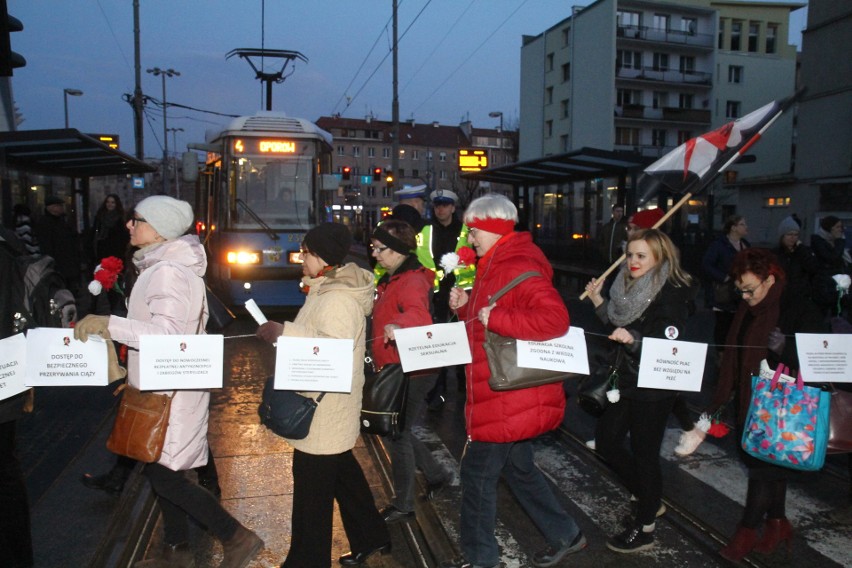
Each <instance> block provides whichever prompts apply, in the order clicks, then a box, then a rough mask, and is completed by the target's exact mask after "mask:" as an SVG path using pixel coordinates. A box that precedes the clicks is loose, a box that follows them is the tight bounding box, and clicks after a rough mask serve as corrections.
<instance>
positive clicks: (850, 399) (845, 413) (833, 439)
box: [826, 385, 852, 454]
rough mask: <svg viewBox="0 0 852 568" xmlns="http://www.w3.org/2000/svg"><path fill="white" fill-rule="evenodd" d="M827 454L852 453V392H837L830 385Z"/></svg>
mask: <svg viewBox="0 0 852 568" xmlns="http://www.w3.org/2000/svg"><path fill="white" fill-rule="evenodd" d="M828 423H829V432H828V447H827V450H826V451H827V452H828V453H829V454H846V453H850V452H852V392H847V391H842V390H837V389H836V388H834V385H832V391H831V404H830V405H829V413H828Z"/></svg>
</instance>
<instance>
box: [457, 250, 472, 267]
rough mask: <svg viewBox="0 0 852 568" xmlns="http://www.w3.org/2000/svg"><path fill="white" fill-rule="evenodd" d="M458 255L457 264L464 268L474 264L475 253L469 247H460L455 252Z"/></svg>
mask: <svg viewBox="0 0 852 568" xmlns="http://www.w3.org/2000/svg"><path fill="white" fill-rule="evenodd" d="M456 254H458V255H459V263H460V264H464V265H465V266H470V265H471V264H473V263H475V262H476V252H475V251H474V250H473V249H472V248H470V247H461V248H460V249H459V250H457V251H456Z"/></svg>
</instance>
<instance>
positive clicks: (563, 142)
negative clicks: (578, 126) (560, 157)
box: [559, 134, 571, 152]
mask: <svg viewBox="0 0 852 568" xmlns="http://www.w3.org/2000/svg"><path fill="white" fill-rule="evenodd" d="M570 149H571V148H569V147H568V135H567V134H563V135H562V136H560V137H559V151H560V152H567V151H569V150H570Z"/></svg>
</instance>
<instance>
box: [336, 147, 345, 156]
mask: <svg viewBox="0 0 852 568" xmlns="http://www.w3.org/2000/svg"><path fill="white" fill-rule="evenodd" d="M337 155H338V156H345V155H346V147H345V146H338V147H337Z"/></svg>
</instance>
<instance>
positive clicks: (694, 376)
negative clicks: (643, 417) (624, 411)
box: [638, 337, 707, 392]
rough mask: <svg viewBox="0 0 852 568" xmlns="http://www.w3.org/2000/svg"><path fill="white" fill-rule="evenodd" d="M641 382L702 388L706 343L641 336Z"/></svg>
mask: <svg viewBox="0 0 852 568" xmlns="http://www.w3.org/2000/svg"><path fill="white" fill-rule="evenodd" d="M641 357H642V358H641V359H640V361H639V383H638V385H639V386H640V387H643V388H648V389H666V390H676V391H692V392H700V391H701V379H702V378H703V377H704V360H705V358H706V357H707V344H706V343H692V342H690V341H673V340H671V339H657V338H655V337H645V338H644V339H642V356H641Z"/></svg>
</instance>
